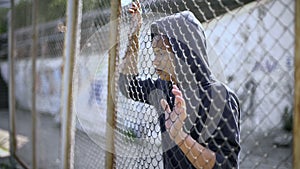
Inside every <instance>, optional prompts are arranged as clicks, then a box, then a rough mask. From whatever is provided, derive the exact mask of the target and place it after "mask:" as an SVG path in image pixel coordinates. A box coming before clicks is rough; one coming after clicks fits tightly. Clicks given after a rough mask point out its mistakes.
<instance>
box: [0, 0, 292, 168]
mask: <svg viewBox="0 0 300 169" xmlns="http://www.w3.org/2000/svg"><path fill="white" fill-rule="evenodd" d="M118 2H121V6H120V8H119V13H117V15H118V19H116V20H112V19H111V18H112V17H111V16H112V15H113V14H112V13H111V10H110V7H113V1H108V0H98V1H96V0H88V1H83V2H82V7H83V8H82V9H83V11H82V16H81V18H80V19H81V26H80V28H79V31H80V36H81V37H80V53H79V54H78V55H77V56H76V58H75V60H76V61H75V65H74V72H73V86H71V87H72V102H73V107H72V111H73V113H75V114H76V123H75V125H76V127H75V130H74V131H72V132H74V135H75V137H74V139H75V141H74V151H73V152H74V154H73V155H74V158H71V159H70V160H72V162H71V164H72V165H73V166H74V168H78V169H79V168H91V169H92V168H105V167H106V168H107V166H108V164H107V162H108V161H109V160H110V161H111V163H112V166H113V168H201V167H202V168H206V167H213V166H214V167H215V168H261V169H264V168H278V169H285V168H286V169H288V168H292V150H293V147H292V137H293V135H292V133H291V132H292V122H293V113H292V112H293V107H294V106H293V105H294V99H293V93H294V56H295V53H294V49H295V30H294V27H295V1H293V0H260V1H254V0H227V1H222V0H221V1H213V0H204V1H197V0H191V1H185V0H183V1H179V0H174V1H164V0H151V1H150V0H148V1H146V0H140V9H141V14H139V13H138V12H137V13H135V14H131V13H130V12H129V9H134V10H135V8H134V7H133V6H132V2H127V1H118ZM32 3H36V2H35V1H29V0H28V1H27V0H22V1H20V2H18V3H16V4H15V10H16V16H15V17H14V18H15V20H14V26H15V46H14V63H15V65H14V71H15V97H16V102H17V111H16V119H15V120H16V136H15V137H16V140H17V142H18V146H17V150H16V152H17V153H16V157H17V158H18V161H19V162H21V163H22V164H23V167H25V168H61V166H62V161H61V159H64V158H62V157H61V151H63V150H62V146H63V145H62V142H61V137H62V136H61V126H62V125H61V123H64V121H62V120H61V108H62V107H63V106H64V104H66V103H63V102H62V101H61V93H62V90H63V89H62V87H61V86H62V77H63V73H64V68H65V67H64V65H65V64H66V63H65V62H64V60H65V58H63V55H64V52H65V48H64V41H65V32H66V31H70V30H69V29H68V27H67V26H66V25H67V20H66V14H65V13H66V3H67V2H65V1H59V0H51V1H47V2H46V1H39V2H38V6H35V7H36V8H37V9H36V10H37V14H38V19H37V21H38V22H37V27H36V28H37V31H36V32H35V33H34V32H33V30H34V25H33V24H32V23H34V22H33V19H34V17H33V18H31V16H33V14H34V13H33V12H34V10H32V6H31V5H32ZM135 3H137V1H136V2H135ZM32 11H33V12H32ZM22 18H23V19H22ZM114 28H116V30H117V32H115V33H113V32H112V30H114ZM7 34H8V33H6V34H3V35H1V36H0V37H1V38H5V37H7ZM33 35H36V36H37V41H36V43H37V51H36V56H37V57H36V58H33V59H34V60H35V61H36V70H35V72H34V75H32V69H33V68H32V67H33V66H32V65H33V63H34V62H32V55H33V54H34V53H33V50H32V48H33V45H34V41H33V40H32V39H33V38H32V37H33ZM113 35H114V36H116V37H117V41H116V42H114V43H112V41H111V39H112V37H113ZM0 49H1V52H0V53H1V54H2V56H1V58H2V57H3V56H4V55H6V54H5V53H6V52H5V49H2V47H1V48H0ZM113 50H116V59H115V60H111V58H112V57H111V55H112V53H111V52H112V51H113ZM109 66H114V68H115V69H116V71H115V72H111V71H110V67H109ZM8 68H9V63H8V61H7V60H5V59H3V61H2V60H1V77H3V79H4V81H6V82H7V83H8V81H9V74H8ZM33 76H35V78H36V80H34V78H32V77H33ZM33 81H34V82H35V83H33ZM32 88H35V92H32ZM109 91H110V92H109ZM33 94H34V95H35V97H36V98H35V99H36V100H34V98H33V100H32V99H31V98H32V95H33ZM109 98H112V100H113V106H114V109H112V110H111V109H110V108H107V105H108V102H109V101H108V100H109ZM33 102H36V103H35V106H36V111H37V113H34V111H35V109H32V103H33ZM112 115H114V116H112ZM109 117H114V118H113V125H111V123H109V122H108V119H109ZM5 118H8V116H5V117H4V118H3V119H5ZM35 122H36V127H35V129H34V130H33V129H31V127H32V124H33V123H35ZM67 125H68V124H67ZM0 128H4V129H5V127H3V126H1V123H0ZM32 130H33V131H35V130H36V133H35V132H32ZM109 133H112V139H111V140H108V136H109ZM35 134H36V136H34V135H35ZM21 138H23V139H21ZM24 138H25V139H24ZM20 142H21V143H22V144H20ZM111 147H113V148H111ZM107 152H108V153H111V154H113V158H111V159H108V155H107ZM32 153H33V154H32ZM35 153H36V155H34V154H35Z"/></svg>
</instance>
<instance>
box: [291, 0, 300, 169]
mask: <svg viewBox="0 0 300 169" xmlns="http://www.w3.org/2000/svg"><path fill="white" fill-rule="evenodd" d="M295 22H296V23H295V33H296V36H295V37H296V39H295V44H296V45H295V89H294V90H295V91H294V93H295V95H294V97H295V99H294V104H295V106H294V118H293V121H294V123H293V168H294V169H299V168H300V160H299V159H300V0H296V7H295Z"/></svg>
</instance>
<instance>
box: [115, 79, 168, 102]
mask: <svg viewBox="0 0 300 169" xmlns="http://www.w3.org/2000/svg"><path fill="white" fill-rule="evenodd" d="M118 83H119V89H120V92H121V93H122V94H123V95H124V96H125V97H127V98H129V99H132V100H134V101H139V102H143V103H147V104H150V105H154V106H157V105H160V104H159V103H156V102H157V100H160V99H162V98H164V99H167V101H168V102H169V104H171V101H170V99H169V97H166V96H169V95H170V93H169V92H170V90H169V89H168V88H169V87H170V84H169V83H168V82H167V81H164V80H161V79H157V80H152V79H150V78H148V79H145V80H142V79H140V78H138V75H124V74H122V73H121V74H120V78H119V82H118ZM171 86H172V85H171Z"/></svg>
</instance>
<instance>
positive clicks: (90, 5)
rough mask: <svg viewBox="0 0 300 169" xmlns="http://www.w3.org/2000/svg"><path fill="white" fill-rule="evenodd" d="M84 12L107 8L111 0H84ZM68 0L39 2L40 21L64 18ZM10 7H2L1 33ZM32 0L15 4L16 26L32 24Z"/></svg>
mask: <svg viewBox="0 0 300 169" xmlns="http://www.w3.org/2000/svg"><path fill="white" fill-rule="evenodd" d="M82 2H83V12H87V11H91V10H95V9H99V10H101V9H106V8H109V7H110V1H109V0H83V1H82ZM66 5H67V0H42V1H39V4H38V6H39V7H38V19H39V23H45V22H49V21H52V20H56V19H59V18H64V17H65V13H66V8H67V6H66ZM8 11H9V9H6V8H4V9H2V8H1V9H0V34H1V33H4V32H6V31H7V12H8ZM31 14H32V1H31V0H20V1H19V3H18V4H16V5H15V26H16V28H22V27H26V26H29V25H31V17H32V16H31Z"/></svg>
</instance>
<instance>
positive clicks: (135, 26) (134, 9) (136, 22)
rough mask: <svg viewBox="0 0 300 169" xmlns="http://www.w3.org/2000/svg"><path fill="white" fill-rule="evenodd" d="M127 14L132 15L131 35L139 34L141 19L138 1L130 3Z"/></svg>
mask: <svg viewBox="0 0 300 169" xmlns="http://www.w3.org/2000/svg"><path fill="white" fill-rule="evenodd" d="M129 12H130V13H131V15H132V20H131V26H130V30H132V33H136V32H139V31H140V29H141V26H142V23H143V18H142V8H141V4H140V2H139V1H138V0H137V1H136V2H132V6H131V8H129Z"/></svg>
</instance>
